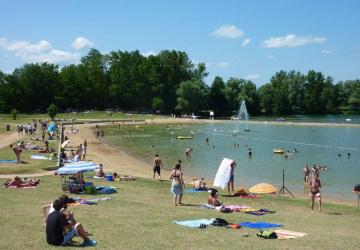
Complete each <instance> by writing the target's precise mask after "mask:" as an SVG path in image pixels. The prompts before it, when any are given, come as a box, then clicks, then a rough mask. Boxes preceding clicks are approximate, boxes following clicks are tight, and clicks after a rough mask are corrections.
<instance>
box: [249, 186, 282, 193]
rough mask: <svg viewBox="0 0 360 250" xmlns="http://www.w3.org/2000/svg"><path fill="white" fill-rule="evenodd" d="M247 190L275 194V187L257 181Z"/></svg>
mask: <svg viewBox="0 0 360 250" xmlns="http://www.w3.org/2000/svg"><path fill="white" fill-rule="evenodd" d="M249 191H250V192H251V193H254V194H275V193H276V192H277V189H276V187H274V186H273V185H271V184H269V183H259V184H257V185H255V186H253V187H251V188H250V189H249Z"/></svg>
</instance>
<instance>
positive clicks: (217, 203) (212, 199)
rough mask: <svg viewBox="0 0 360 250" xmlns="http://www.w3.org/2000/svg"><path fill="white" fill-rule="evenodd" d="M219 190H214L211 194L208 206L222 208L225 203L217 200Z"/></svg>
mask: <svg viewBox="0 0 360 250" xmlns="http://www.w3.org/2000/svg"><path fill="white" fill-rule="evenodd" d="M217 192H218V191H217V190H216V189H212V190H211V193H210V196H209V197H208V204H209V205H212V206H214V207H218V206H222V205H223V203H222V202H220V201H219V200H218V199H217Z"/></svg>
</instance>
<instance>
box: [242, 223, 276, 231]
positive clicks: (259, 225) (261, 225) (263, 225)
mask: <svg viewBox="0 0 360 250" xmlns="http://www.w3.org/2000/svg"><path fill="white" fill-rule="evenodd" d="M240 226H242V227H248V228H256V229H262V228H271V227H281V226H282V225H281V224H272V223H268V222H261V221H259V222H242V223H240Z"/></svg>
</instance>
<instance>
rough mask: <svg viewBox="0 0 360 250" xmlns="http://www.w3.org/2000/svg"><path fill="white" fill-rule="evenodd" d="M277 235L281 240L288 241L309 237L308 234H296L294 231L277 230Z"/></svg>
mask: <svg viewBox="0 0 360 250" xmlns="http://www.w3.org/2000/svg"><path fill="white" fill-rule="evenodd" d="M275 233H276V234H277V236H278V239H279V240H286V239H296V238H301V237H304V236H305V235H307V233H301V232H294V231H288V230H280V229H278V230H275Z"/></svg>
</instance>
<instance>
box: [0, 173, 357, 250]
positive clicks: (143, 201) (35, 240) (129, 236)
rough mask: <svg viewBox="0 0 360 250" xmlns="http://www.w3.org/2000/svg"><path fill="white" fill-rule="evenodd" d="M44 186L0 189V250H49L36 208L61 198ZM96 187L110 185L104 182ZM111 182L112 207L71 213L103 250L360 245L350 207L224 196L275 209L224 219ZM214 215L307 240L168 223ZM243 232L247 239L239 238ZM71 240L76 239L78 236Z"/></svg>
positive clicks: (151, 189)
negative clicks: (263, 224) (320, 208)
mask: <svg viewBox="0 0 360 250" xmlns="http://www.w3.org/2000/svg"><path fill="white" fill-rule="evenodd" d="M42 180H43V182H42V183H41V185H40V186H39V187H38V188H36V189H30V190H6V189H0V200H1V203H0V213H1V214H2V218H1V220H0V229H1V231H2V232H3V233H1V234H0V249H10V248H12V249H17V248H26V249H45V248H51V247H50V246H48V245H47V243H46V241H45V227H44V226H43V221H42V216H41V209H40V207H41V205H43V204H46V203H47V202H49V201H51V200H53V199H54V198H56V197H57V196H59V195H60V194H61V192H60V189H59V186H60V180H59V177H55V176H49V177H43V178H42ZM96 183H97V184H105V185H106V184H108V183H107V182H104V181H96ZM112 184H114V185H116V186H118V193H117V194H113V195H111V197H112V198H113V200H112V201H107V202H102V203H99V204H98V205H94V206H83V207H76V208H70V210H71V211H73V212H74V213H75V216H76V218H77V219H78V220H79V221H80V222H82V223H83V224H84V226H85V228H86V229H87V230H88V231H89V232H91V233H92V234H93V238H94V239H96V240H97V241H98V247H99V248H100V249H169V248H173V249H219V248H223V249H239V248H240V249H304V248H312V249H356V248H357V247H358V246H359V245H358V244H359V240H358V233H357V232H359V230H360V217H359V213H360V210H358V209H357V208H354V207H349V206H341V205H329V204H326V203H325V207H324V210H325V211H324V212H323V213H312V212H310V211H309V208H308V202H307V201H302V200H292V199H288V198H281V199H280V200H278V199H275V198H274V197H272V196H263V197H262V198H261V199H240V198H227V197H221V200H223V201H224V202H225V203H226V204H241V205H249V206H252V207H254V208H263V207H266V208H269V209H272V210H276V211H277V213H276V214H271V215H265V216H261V217H256V216H253V215H248V214H245V213H232V214H222V213H219V212H216V211H211V210H204V209H199V208H196V207H194V206H183V207H174V206H173V205H172V198H171V195H170V194H169V187H170V183H169V182H167V181H166V182H165V181H164V182H157V181H156V182H153V181H152V180H144V179H140V180H136V181H133V182H123V183H112ZM207 195H208V194H207V193H195V194H190V193H185V196H184V202H185V203H188V204H192V205H195V204H203V203H204V202H205V201H206V198H207ZM103 196H104V195H97V196H96V197H103ZM85 197H90V196H85ZM334 213H339V214H341V215H334ZM212 217H221V218H224V219H226V220H228V221H231V222H244V221H267V222H273V223H280V224H284V229H288V230H294V231H301V232H306V233H308V234H309V235H308V236H305V237H303V238H300V239H293V240H283V241H281V240H262V239H259V238H257V237H256V236H255V234H256V230H252V229H246V228H242V229H239V230H232V229H226V228H215V227H210V228H207V229H196V228H195V229H193V228H187V227H182V226H179V225H176V224H174V223H172V221H173V220H183V219H184V220H185V219H197V218H212ZM4 232H6V233H4ZM247 232H249V233H250V237H248V238H245V237H242V235H243V234H245V233H247ZM76 241H78V242H80V241H81V240H80V239H79V238H77V239H76ZM67 249H69V248H67Z"/></svg>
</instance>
